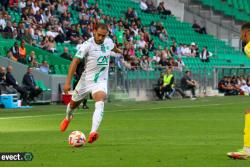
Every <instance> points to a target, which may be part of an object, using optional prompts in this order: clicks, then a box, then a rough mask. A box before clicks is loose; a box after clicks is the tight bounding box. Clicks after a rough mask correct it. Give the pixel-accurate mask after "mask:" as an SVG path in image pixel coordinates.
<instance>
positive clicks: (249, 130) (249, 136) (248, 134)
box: [244, 112, 250, 153]
mask: <svg viewBox="0 0 250 167" xmlns="http://www.w3.org/2000/svg"><path fill="white" fill-rule="evenodd" d="M244 148H245V149H246V150H248V151H249V153H250V112H247V113H246V114H245V129H244Z"/></svg>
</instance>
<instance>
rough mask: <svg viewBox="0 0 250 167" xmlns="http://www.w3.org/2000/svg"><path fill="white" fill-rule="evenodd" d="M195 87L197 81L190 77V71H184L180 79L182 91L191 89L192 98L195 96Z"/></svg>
mask: <svg viewBox="0 0 250 167" xmlns="http://www.w3.org/2000/svg"><path fill="white" fill-rule="evenodd" d="M196 87H197V83H196V81H195V80H193V79H192V78H191V72H190V71H186V72H185V75H184V76H183V77H182V79H181V89H182V90H183V91H186V90H191V93H192V98H196V95H195V89H196Z"/></svg>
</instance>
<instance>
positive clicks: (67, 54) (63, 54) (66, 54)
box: [60, 47, 72, 61]
mask: <svg viewBox="0 0 250 167" xmlns="http://www.w3.org/2000/svg"><path fill="white" fill-rule="evenodd" d="M60 57H62V58H64V59H67V60H70V61H71V60H72V55H70V54H69V49H68V48H67V47H65V48H64V49H63V53H62V54H61V56H60Z"/></svg>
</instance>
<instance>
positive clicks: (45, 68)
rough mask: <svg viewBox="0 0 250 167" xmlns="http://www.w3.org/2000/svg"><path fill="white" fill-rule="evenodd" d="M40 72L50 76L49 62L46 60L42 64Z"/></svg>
mask: <svg viewBox="0 0 250 167" xmlns="http://www.w3.org/2000/svg"><path fill="white" fill-rule="evenodd" d="M39 70H40V71H41V72H43V73H46V74H49V64H48V62H47V61H45V60H44V61H43V62H42V64H41V66H40V68H39Z"/></svg>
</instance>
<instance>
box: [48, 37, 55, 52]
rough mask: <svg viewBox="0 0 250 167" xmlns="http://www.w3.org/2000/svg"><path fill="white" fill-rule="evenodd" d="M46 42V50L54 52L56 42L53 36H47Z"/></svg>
mask: <svg viewBox="0 0 250 167" xmlns="http://www.w3.org/2000/svg"><path fill="white" fill-rule="evenodd" d="M47 44H48V45H47V50H48V51H50V52H52V53H54V52H56V42H55V40H54V38H53V37H51V36H50V37H49V39H48V43H47Z"/></svg>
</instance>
